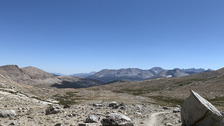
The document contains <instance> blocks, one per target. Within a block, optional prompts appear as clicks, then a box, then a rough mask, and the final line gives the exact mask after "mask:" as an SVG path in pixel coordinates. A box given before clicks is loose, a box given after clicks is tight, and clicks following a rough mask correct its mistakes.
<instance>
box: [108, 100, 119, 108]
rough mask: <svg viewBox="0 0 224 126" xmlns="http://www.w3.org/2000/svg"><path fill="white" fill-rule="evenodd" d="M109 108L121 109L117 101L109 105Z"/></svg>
mask: <svg viewBox="0 0 224 126" xmlns="http://www.w3.org/2000/svg"><path fill="white" fill-rule="evenodd" d="M109 107H113V108H116V107H119V105H118V103H117V102H116V101H113V102H111V103H109Z"/></svg>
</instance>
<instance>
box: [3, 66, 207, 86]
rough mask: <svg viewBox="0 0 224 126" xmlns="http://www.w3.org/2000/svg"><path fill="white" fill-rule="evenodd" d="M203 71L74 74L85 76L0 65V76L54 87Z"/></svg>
mask: <svg viewBox="0 0 224 126" xmlns="http://www.w3.org/2000/svg"><path fill="white" fill-rule="evenodd" d="M204 71H206V70H204V69H194V68H192V69H177V68H176V69H173V70H165V69H163V68H160V67H154V68H152V69H149V70H142V69H138V68H127V69H118V70H110V69H104V70H101V71H99V72H96V73H90V74H74V75H80V76H85V77H77V76H74V75H70V76H64V75H54V74H51V73H48V72H46V71H43V70H41V69H38V68H35V67H24V68H19V67H18V66H17V65H6V66H0V76H3V77H5V78H8V79H10V80H13V81H15V82H17V83H23V84H28V85H34V86H39V87H56V88H87V87H93V86H99V85H104V84H108V83H111V82H116V81H142V80H146V79H156V78H170V77H182V76H188V75H192V74H196V73H200V72H204ZM86 76H87V77H86Z"/></svg>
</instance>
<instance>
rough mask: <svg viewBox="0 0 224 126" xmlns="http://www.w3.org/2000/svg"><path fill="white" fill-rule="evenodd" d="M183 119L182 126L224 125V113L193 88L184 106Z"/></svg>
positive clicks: (182, 110)
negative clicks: (223, 114)
mask: <svg viewBox="0 0 224 126" xmlns="http://www.w3.org/2000/svg"><path fill="white" fill-rule="evenodd" d="M181 120H182V126H224V120H223V116H222V114H221V113H220V112H219V111H218V110H217V109H216V108H215V107H214V106H213V105H212V104H211V103H210V102H208V101H207V100H206V99H204V98H203V97H201V96H200V95H199V94H198V93H196V92H194V91H192V90H191V94H190V96H189V97H188V98H187V99H186V100H185V101H184V105H183V106H182V109H181Z"/></svg>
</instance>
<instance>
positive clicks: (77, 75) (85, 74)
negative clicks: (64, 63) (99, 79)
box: [69, 72, 97, 77]
mask: <svg viewBox="0 0 224 126" xmlns="http://www.w3.org/2000/svg"><path fill="white" fill-rule="evenodd" d="M95 73H97V72H90V73H76V74H70V75H69V76H76V77H88V76H91V75H94V74H95Z"/></svg>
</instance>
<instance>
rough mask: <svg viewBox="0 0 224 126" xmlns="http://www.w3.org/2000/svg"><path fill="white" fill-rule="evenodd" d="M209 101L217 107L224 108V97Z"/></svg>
mask: <svg viewBox="0 0 224 126" xmlns="http://www.w3.org/2000/svg"><path fill="white" fill-rule="evenodd" d="M208 101H210V102H211V103H212V104H214V105H217V106H224V97H216V98H214V99H208Z"/></svg>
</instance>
